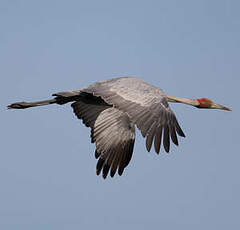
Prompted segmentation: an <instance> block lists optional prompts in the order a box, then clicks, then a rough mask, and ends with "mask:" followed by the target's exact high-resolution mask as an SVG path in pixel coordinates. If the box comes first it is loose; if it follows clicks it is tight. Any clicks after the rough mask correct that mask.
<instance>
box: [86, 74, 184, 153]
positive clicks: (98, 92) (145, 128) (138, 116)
mask: <svg viewBox="0 0 240 230" xmlns="http://www.w3.org/2000/svg"><path fill="white" fill-rule="evenodd" d="M82 91H83V92H87V93H92V94H93V95H95V96H99V97H101V98H102V99H103V100H104V101H105V102H106V103H108V104H110V105H113V107H115V108H117V109H119V110H121V111H123V112H125V113H126V114H128V116H129V117H130V119H131V120H132V121H133V122H134V123H135V124H136V125H137V127H138V129H139V130H140V131H141V134H142V136H143V137H146V148H147V151H150V150H151V147H152V142H153V140H154V147H155V151H156V152H157V153H159V151H160V145H161V139H162V137H161V136H162V135H163V145H164V149H165V151H166V152H169V150H170V137H171V140H172V142H173V143H174V144H176V145H178V139H177V135H176V133H177V134H178V135H179V136H183V137H184V136H185V135H184V133H183V131H182V129H181V127H180V126H179V124H178V121H177V119H176V117H175V115H174V113H173V112H172V110H171V109H170V107H169V105H168V102H167V99H166V96H165V94H164V93H163V91H162V90H160V89H159V88H156V87H154V86H151V85H149V84H147V83H146V82H144V81H141V80H140V79H136V78H117V79H114V80H109V81H104V82H100V83H97V84H93V85H90V86H89V87H87V88H85V89H83V90H82ZM162 129H163V130H164V132H162Z"/></svg>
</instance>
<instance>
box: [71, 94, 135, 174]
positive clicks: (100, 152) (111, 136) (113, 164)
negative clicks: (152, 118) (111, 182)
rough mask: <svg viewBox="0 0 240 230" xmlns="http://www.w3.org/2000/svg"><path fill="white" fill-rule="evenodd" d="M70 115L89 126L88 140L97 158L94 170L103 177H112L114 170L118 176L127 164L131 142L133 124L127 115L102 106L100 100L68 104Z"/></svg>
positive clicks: (82, 100)
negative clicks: (108, 175)
mask: <svg viewBox="0 0 240 230" xmlns="http://www.w3.org/2000/svg"><path fill="white" fill-rule="evenodd" d="M72 107H73V110H74V113H75V114H76V116H77V117H78V118H79V119H82V120H83V123H84V124H85V125H86V126H87V127H91V141H92V143H94V142H95V144H96V151H95V157H96V158H99V160H98V163H97V167H96V171H97V175H99V174H100V173H101V171H102V175H103V178H106V177H107V174H108V172H109V170H110V175H111V177H113V176H114V175H115V173H116V171H117V170H118V174H119V175H122V173H123V171H124V168H125V167H126V166H127V165H128V164H129V162H130V160H131V157H132V154H133V147H134V141H135V128H134V124H133V123H132V122H131V121H130V119H129V117H128V115H127V114H126V113H124V112H121V111H120V110H118V109H117V108H113V107H112V106H109V105H108V104H106V103H105V102H104V101H103V100H102V99H101V98H100V97H99V98H97V97H92V98H90V99H89V98H86V97H83V98H81V99H80V100H78V101H76V102H74V103H73V104H72Z"/></svg>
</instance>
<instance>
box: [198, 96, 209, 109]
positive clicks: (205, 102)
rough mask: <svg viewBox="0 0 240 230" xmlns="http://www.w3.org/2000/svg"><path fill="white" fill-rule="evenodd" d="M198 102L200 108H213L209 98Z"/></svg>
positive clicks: (200, 99)
mask: <svg viewBox="0 0 240 230" xmlns="http://www.w3.org/2000/svg"><path fill="white" fill-rule="evenodd" d="M197 101H198V103H199V105H198V106H197V107H198V108H211V105H212V101H211V100H209V99H208V98H199V99H197Z"/></svg>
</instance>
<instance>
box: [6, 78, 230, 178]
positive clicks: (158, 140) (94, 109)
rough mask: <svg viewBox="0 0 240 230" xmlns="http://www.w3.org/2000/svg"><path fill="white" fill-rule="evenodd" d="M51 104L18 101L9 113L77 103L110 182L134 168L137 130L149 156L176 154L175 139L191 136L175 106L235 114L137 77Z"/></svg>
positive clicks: (64, 95) (99, 169)
mask: <svg viewBox="0 0 240 230" xmlns="http://www.w3.org/2000/svg"><path fill="white" fill-rule="evenodd" d="M52 96H53V97H54V98H53V99H50V100H44V101H36V102H16V103H12V104H10V105H9V106H8V107H7V108H8V109H26V108H30V107H35V106H43V105H49V104H58V105H63V104H66V103H68V102H71V103H72V104H71V107H72V108H73V112H74V113H75V115H76V116H77V118H79V119H81V120H82V122H83V124H84V125H85V126H86V127H90V128H91V135H90V137H91V143H95V146H96V149H95V158H96V159H98V161H97V165H96V174H97V175H100V174H101V173H102V177H103V178H104V179H105V178H106V177H107V175H108V174H110V176H111V177H114V175H115V174H116V172H118V174H119V175H120V176H121V175H122V174H123V171H124V169H125V168H126V167H127V166H128V164H129V162H130V160H131V158H132V155H133V148H134V142H135V126H136V127H137V128H138V129H139V130H140V132H141V134H142V136H143V137H144V138H145V139H146V149H147V151H148V152H149V151H150V150H151V148H152V145H154V149H155V152H156V153H157V154H159V152H160V147H161V145H163V147H164V149H165V151H166V152H169V151H170V140H171V141H172V142H173V143H174V144H175V145H177V146H178V136H181V137H185V134H184V132H183V131H182V129H181V127H180V125H179V123H178V121H177V118H176V116H175V114H174V113H173V111H172V110H171V108H170V106H169V102H173V103H183V104H187V105H191V106H194V107H196V108H200V109H201V108H202V109H220V110H226V111H231V109H230V108H227V107H225V106H222V105H219V104H216V103H214V102H213V101H211V100H210V99H207V98H199V99H188V98H181V97H174V96H170V95H167V94H165V93H164V91H163V90H161V89H160V88H158V87H155V86H153V85H150V84H148V83H147V82H145V81H144V80H142V79H140V78H137V77H117V78H112V79H108V80H104V81H99V82H96V83H93V84H91V85H89V86H88V87H85V88H81V89H78V90H72V91H63V92H58V93H54V94H52Z"/></svg>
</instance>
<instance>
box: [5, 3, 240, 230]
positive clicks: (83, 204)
mask: <svg viewBox="0 0 240 230" xmlns="http://www.w3.org/2000/svg"><path fill="white" fill-rule="evenodd" d="M239 12H240V1H237V0H236V1H234V0H229V1H227V0H226V1H223V0H206V1H204V0H200V1H192V0H189V1H187V0H183V1H177V0H175V1H173V0H167V1H150V0H148V1H139V0H132V1H131V0H128V1H124V0H121V1H113V0H109V1H105V0H102V1H97V0H96V1H91V0H89V1H51V0H50V1H27V0H23V1H18V0H9V1H5V0H3V1H1V2H0V28H1V29H0V77H1V78H0V79H1V84H0V98H1V109H0V113H1V115H0V116H1V129H0V139H1V151H0V228H1V229H4V230H15V229H17V230H21V229H24V230H28V229H34V230H42V229H45V230H53V229H57V230H62V229H74V230H75V229H116V230H118V229H140V230H141V229H164V230H170V229H184V230H188V229H189V230H190V229H195V230H198V229H199V230H202V229H205V230H208V229H209V230H213V229H217V230H221V229H231V230H235V229H236V230H237V229H240V216H239V213H240V197H239V194H240V181H239V175H240V168H239V164H240V151H239V128H240V125H239V116H240V111H239V86H240V14H239ZM117 76H138V77H140V78H142V79H144V80H146V81H148V82H149V83H151V84H154V85H156V86H158V87H160V88H162V89H163V90H164V91H165V92H166V93H168V94H170V95H174V96H181V97H189V98H198V97H208V98H211V99H213V100H214V101H216V102H217V103H219V104H223V105H226V106H229V107H231V108H232V109H233V112H226V111H216V110H199V109H196V108H192V107H190V106H186V105H179V104H174V105H171V107H172V109H173V110H174V112H175V114H176V116H177V118H178V120H179V123H180V125H181V126H182V128H183V130H184V132H185V134H186V138H180V140H179V142H180V146H179V147H176V146H173V145H172V147H171V153H170V154H167V153H165V152H164V151H162V153H161V154H160V155H157V154H155V152H154V151H153V150H152V151H151V152H150V153H148V152H147V151H146V149H145V140H144V139H143V138H142V137H141V136H140V134H139V132H138V133H137V138H136V143H135V148H134V154H133V158H132V161H131V163H130V165H129V166H128V167H127V168H126V170H125V171H124V174H123V176H121V177H119V176H116V177H114V178H113V179H112V178H110V177H109V178H107V179H106V180H103V179H102V177H98V176H96V174H95V167H96V160H95V158H94V150H95V148H94V145H93V144H91V143H90V138H89V135H90V130H89V129H88V128H86V127H84V126H83V124H82V122H81V121H80V120H78V119H77V118H76V117H75V116H74V115H73V113H72V110H71V107H70V105H64V106H58V105H51V106H46V107H38V108H32V109H28V110H22V111H20V110H18V111H10V110H9V111H8V110H6V106H7V105H8V104H10V103H12V102H15V101H23V100H26V101H31V100H39V99H40V100H41V99H48V98H51V94H52V93H55V92H58V91H64V90H72V89H78V88H82V87H84V86H87V85H88V84H91V83H93V82H95V81H99V80H104V79H109V78H112V77H117Z"/></svg>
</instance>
